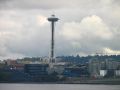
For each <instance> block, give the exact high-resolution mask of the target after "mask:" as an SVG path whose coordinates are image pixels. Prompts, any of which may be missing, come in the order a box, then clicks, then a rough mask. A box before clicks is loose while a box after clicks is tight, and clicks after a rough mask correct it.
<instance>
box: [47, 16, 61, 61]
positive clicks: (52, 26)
mask: <svg viewBox="0 0 120 90" xmlns="http://www.w3.org/2000/svg"><path fill="white" fill-rule="evenodd" d="M58 20H59V19H58V18H56V17H55V15H52V16H51V17H49V18H48V21H50V22H51V29H52V35H51V55H50V63H54V62H55V59H54V24H55V22H57V21H58Z"/></svg>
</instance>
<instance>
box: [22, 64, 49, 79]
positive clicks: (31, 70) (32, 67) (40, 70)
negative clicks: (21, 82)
mask: <svg viewBox="0 0 120 90" xmlns="http://www.w3.org/2000/svg"><path fill="white" fill-rule="evenodd" d="M48 67H49V65H48V64H25V66H24V72H25V73H28V74H29V75H31V76H33V77H42V76H46V75H48Z"/></svg>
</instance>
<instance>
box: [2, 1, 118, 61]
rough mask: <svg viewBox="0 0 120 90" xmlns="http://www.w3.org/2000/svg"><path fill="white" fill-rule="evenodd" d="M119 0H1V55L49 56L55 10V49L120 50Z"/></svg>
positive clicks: (61, 52) (84, 52) (78, 51)
mask: <svg viewBox="0 0 120 90" xmlns="http://www.w3.org/2000/svg"><path fill="white" fill-rule="evenodd" d="M119 4H120V2H119V0H70V1H69V2H68V1H67V0H66V1H65V0H60V1H56V0H0V58H1V59H4V58H19V57H25V56H31V57H32V56H49V51H50V40H51V38H50V37H51V30H50V23H49V22H48V21H47V17H49V16H50V15H51V14H53V13H54V14H56V16H57V17H59V18H60V21H59V22H57V23H56V30H55V52H56V56H58V55H76V54H80V55H88V54H93V53H94V54H95V53H96V52H107V53H115V54H117V53H119V52H120V47H119V46H120V42H119V41H120V31H119V29H120V25H119V23H120V21H119V20H120V6H119Z"/></svg>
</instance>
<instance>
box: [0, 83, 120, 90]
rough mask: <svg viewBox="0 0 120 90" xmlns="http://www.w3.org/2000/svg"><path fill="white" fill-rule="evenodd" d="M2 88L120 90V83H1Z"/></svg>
mask: <svg viewBox="0 0 120 90" xmlns="http://www.w3.org/2000/svg"><path fill="white" fill-rule="evenodd" d="M0 90H120V85H86V84H0Z"/></svg>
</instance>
